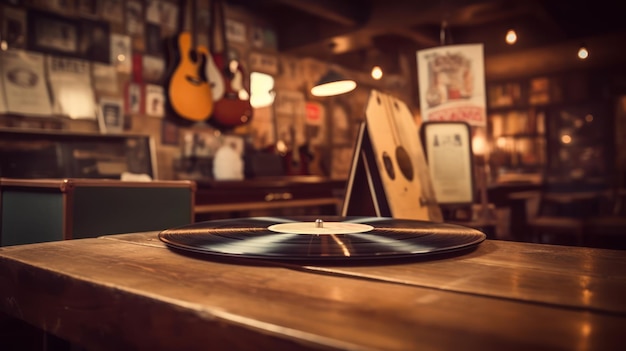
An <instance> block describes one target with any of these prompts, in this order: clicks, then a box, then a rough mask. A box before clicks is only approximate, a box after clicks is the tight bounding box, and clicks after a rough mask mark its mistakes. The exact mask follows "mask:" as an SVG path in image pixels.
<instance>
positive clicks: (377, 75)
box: [372, 66, 383, 80]
mask: <svg viewBox="0 0 626 351" xmlns="http://www.w3.org/2000/svg"><path fill="white" fill-rule="evenodd" d="M382 77H383V70H382V68H380V66H374V67H372V78H374V79H376V80H379V79H381V78H382Z"/></svg>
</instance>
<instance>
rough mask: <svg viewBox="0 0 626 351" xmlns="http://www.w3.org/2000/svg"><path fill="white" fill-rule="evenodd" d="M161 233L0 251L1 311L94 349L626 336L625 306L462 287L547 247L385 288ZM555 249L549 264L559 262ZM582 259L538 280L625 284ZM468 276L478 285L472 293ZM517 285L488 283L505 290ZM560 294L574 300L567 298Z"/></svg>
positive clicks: (493, 342)
mask: <svg viewBox="0 0 626 351" xmlns="http://www.w3.org/2000/svg"><path fill="white" fill-rule="evenodd" d="M155 235H156V233H155V232H151V233H144V234H128V235H122V236H119V235H118V236H109V237H104V238H100V239H80V240H72V241H64V242H52V243H44V244H32V245H23V246H13V247H5V248H2V249H0V302H1V304H0V309H1V310H2V311H4V312H6V313H7V314H9V315H12V316H14V317H17V318H20V319H22V320H25V321H27V322H28V323H31V324H33V325H36V326H39V327H41V328H42V329H44V330H46V331H49V332H51V333H53V334H55V335H59V336H61V337H63V338H66V339H68V340H70V341H72V342H75V343H77V344H78V345H81V346H84V347H86V348H88V349H90V350H91V349H93V350H105V349H107V350H111V349H137V350H144V349H151V350H153V349H181V350H182V349H185V350H195V349H216V350H218V349H229V350H247V349H250V350H252V349H274V350H275V349H349V350H374V349H385V350H409V349H418V348H419V349H424V350H431V349H432V350H435V349H436V350H442V349H443V350H446V349H460V348H462V349H464V350H467V349H469V350H478V349H480V350H485V349H513V350H516V349H525V350H526V349H568V350H571V349H601V350H611V349H618V347H619V346H621V345H623V343H624V341H626V336H625V335H624V333H623V326H624V325H625V324H626V318H625V317H624V316H623V314H622V313H621V312H620V311H619V309H618V310H616V311H611V310H610V308H609V307H607V308H606V311H605V310H604V309H596V310H592V309H586V308H585V305H582V307H581V308H579V309H573V308H564V307H561V306H560V305H558V304H554V305H547V304H539V303H532V302H521V301H519V300H517V299H515V298H511V299H505V298H493V297H491V296H488V295H487V296H481V294H480V293H472V294H469V293H464V292H463V293H459V292H456V291H454V288H455V287H458V286H463V285H465V286H466V287H467V286H472V285H478V286H479V287H480V289H483V290H486V289H487V287H486V286H488V285H489V284H487V283H484V282H482V283H481V280H484V279H486V278H485V277H484V276H483V275H481V274H474V275H471V274H468V272H469V271H471V270H472V269H478V267H479V266H476V265H479V264H482V267H483V268H482V269H486V268H484V267H487V268H491V270H493V269H494V267H496V268H497V267H498V266H499V264H498V262H500V263H501V264H502V267H504V268H503V269H507V266H509V267H512V266H514V265H515V262H516V258H515V257H512V258H511V257H510V255H506V254H505V252H501V251H502V250H510V251H511V252H512V251H519V252H521V253H520V254H522V255H523V254H524V252H528V254H529V255H531V254H538V256H539V257H543V256H544V254H547V252H544V254H540V253H541V252H543V251H542V250H548V251H550V250H549V249H550V247H544V246H540V247H539V249H537V250H539V251H535V250H534V249H530V248H529V249H524V245H523V244H519V245H522V246H521V247H517V245H512V246H511V248H510V249H506V246H507V243H504V242H503V243H494V244H493V245H492V244H488V245H485V246H484V249H482V248H481V250H477V251H475V252H474V253H470V254H468V255H467V256H459V257H457V258H454V259H451V261H450V262H455V267H457V270H461V271H463V270H464V271H465V276H466V277H467V280H466V282H464V283H463V282H462V283H457V284H451V285H450V286H449V287H448V286H443V285H441V286H440V287H439V288H437V289H433V288H432V287H424V286H419V285H417V284H414V283H411V282H410V283H408V284H405V283H398V282H392V283H390V282H387V281H384V280H382V279H380V277H379V275H382V274H383V273H384V271H385V270H384V269H381V267H352V268H350V270H352V269H355V271H354V272H351V273H350V274H355V275H356V274H357V273H358V274H370V275H373V276H375V277H376V278H375V279H362V278H359V277H356V276H355V277H353V276H350V275H348V274H344V273H342V275H340V276H337V275H332V274H331V275H329V274H312V272H311V271H310V270H311V269H312V268H310V267H309V268H307V269H304V270H302V269H301V268H299V267H297V266H292V267H289V266H263V265H261V266H253V265H243V264H233V263H228V262H217V261H209V260H203V259H198V258H195V257H188V256H183V255H180V254H177V253H175V252H172V251H170V250H168V249H165V248H164V247H163V246H162V244H161V243H160V242H158V241H155V240H154V239H155ZM487 243H489V242H487ZM528 245H531V246H532V244H528ZM502 246H504V247H505V248H501V247H502ZM532 247H535V246H532ZM554 250H555V249H553V250H552V255H553V256H561V255H559V254H558V253H557V251H554ZM481 251H485V252H483V253H481ZM579 254H581V252H578V251H577V252H574V253H573V254H570V255H569V256H571V257H569V256H568V255H567V254H564V255H563V256H562V258H561V259H560V260H561V261H562V262H561V265H563V267H562V268H559V267H553V268H549V267H548V268H546V269H544V270H543V271H545V272H553V273H555V274H556V272H560V271H563V272H565V271H568V270H569V269H570V268H572V267H579V266H580V267H582V268H581V269H583V272H588V275H589V276H593V277H595V278H596V280H595V281H594V284H597V283H598V282H600V283H601V284H605V283H602V282H604V281H609V282H610V281H613V280H619V281H621V280H623V273H620V272H618V271H617V270H615V271H614V270H613V268H611V267H610V266H606V265H609V264H611V262H613V263H618V264H620V265H621V264H624V258H623V256H622V255H619V254H618V253H615V252H613V251H608V250H591V251H589V252H588V253H587V254H588V255H589V256H590V257H591V258H593V260H594V261H593V262H595V263H594V265H592V266H588V265H584V264H582V263H575V262H574V259H575V257H578V255H579ZM499 257H504V258H505V259H504V260H503V259H501V258H499ZM466 260H467V261H469V262H470V263H469V264H468V263H467V262H466ZM544 260H548V261H550V260H553V261H555V262H558V261H559V259H558V258H555V257H553V258H544ZM502 261H504V262H502ZM447 262H449V261H448V260H441V261H432V262H430V261H427V262H416V263H411V264H405V265H401V266H398V267H396V269H394V270H393V271H398V272H400V273H398V274H399V276H404V277H408V276H410V275H411V274H413V273H412V272H413V271H412V270H413V269H417V270H418V271H420V270H421V269H422V268H419V269H418V268H415V267H421V266H425V267H423V268H424V269H426V268H428V267H429V266H430V271H434V272H437V273H438V272H439V269H437V265H438V264H447ZM472 265H474V268H471V267H472ZM465 266H468V267H470V268H465ZM533 267H541V264H540V263H524V262H520V263H519V268H518V269H513V268H508V269H510V271H511V272H518V273H517V274H518V276H520V277H521V281H522V282H524V284H526V283H525V282H526V280H525V279H526V278H524V275H523V274H521V273H522V272H523V271H524V270H527V269H530V270H533V269H535V268H533ZM384 268H385V269H387V268H391V266H385V267H384ZM325 269H331V267H325ZM332 269H338V268H337V267H334V268H332ZM345 269H346V268H345V267H341V270H345ZM368 270H370V271H372V272H373V273H368ZM537 271H538V272H542V271H541V270H537ZM622 272H623V271H622ZM501 274H502V273H501ZM569 274H570V275H573V274H576V273H569ZM456 275H457V274H456V273H454V274H453V273H449V275H448V277H450V278H449V279H453V278H452V277H455V276H456ZM437 276H438V274H431V275H430V278H431V279H433V280H434V281H435V282H437V281H439V283H431V285H437V284H442V283H441V281H443V280H442V279H438V278H437ZM422 279H423V280H427V277H424V278H422ZM454 279H457V280H458V278H454ZM474 279H476V280H477V281H478V283H476V284H472V281H473V280H474ZM405 280H409V279H405ZM512 280H514V277H511V278H509V279H508V280H505V281H504V282H501V283H491V286H493V287H494V289H495V287H496V286H504V287H507V286H510V284H511V283H510V281H512ZM409 281H410V280H409ZM539 283H540V282H538V283H537V284H536V286H539V285H540V284H539ZM420 284H424V283H420ZM616 286H617V288H618V289H621V288H620V286H621V285H616ZM526 290H527V291H530V290H532V288H531V287H528V288H526ZM624 292H625V291H624V289H621V290H618V291H616V292H615V294H618V293H619V294H623V293H624ZM562 293H563V294H565V295H567V294H568V293H567V289H565V288H564V289H563V290H562ZM611 296H612V294H611ZM527 298H528V297H527ZM528 299H529V300H531V298H528Z"/></svg>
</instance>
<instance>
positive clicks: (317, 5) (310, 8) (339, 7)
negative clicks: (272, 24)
mask: <svg viewBox="0 0 626 351" xmlns="http://www.w3.org/2000/svg"><path fill="white" fill-rule="evenodd" d="M274 1H275V2H278V3H282V4H284V5H287V6H290V7H292V8H295V9H298V10H300V11H303V12H306V13H309V14H312V15H315V16H317V17H320V18H324V19H326V20H329V21H332V22H335V23H338V24H341V25H344V26H348V27H354V26H357V25H359V24H360V23H361V22H363V20H364V18H363V15H362V14H363V13H365V12H367V11H368V10H369V8H367V9H363V8H361V7H357V5H360V6H363V4H365V3H366V1H362V2H361V3H359V2H353V1H337V0H334V1H333V0H315V1H302V0H274Z"/></svg>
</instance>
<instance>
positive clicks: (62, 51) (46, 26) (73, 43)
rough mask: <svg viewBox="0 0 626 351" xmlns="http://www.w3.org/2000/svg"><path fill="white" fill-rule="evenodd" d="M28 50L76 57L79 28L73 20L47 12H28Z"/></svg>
mask: <svg viewBox="0 0 626 351" xmlns="http://www.w3.org/2000/svg"><path fill="white" fill-rule="evenodd" d="M27 17H28V32H29V35H28V48H29V49H31V50H34V51H40V52H44V53H49V54H59V55H69V56H74V57H75V56H77V55H78V53H79V40H80V27H79V23H78V22H77V21H75V20H73V19H70V18H65V17H61V16H58V15H55V14H52V13H48V12H41V11H35V10H31V11H29V12H28V16H27Z"/></svg>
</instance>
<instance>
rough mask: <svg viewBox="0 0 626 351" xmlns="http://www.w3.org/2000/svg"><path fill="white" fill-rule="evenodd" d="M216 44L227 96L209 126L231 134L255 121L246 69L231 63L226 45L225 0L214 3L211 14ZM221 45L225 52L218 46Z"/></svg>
mask: <svg viewBox="0 0 626 351" xmlns="http://www.w3.org/2000/svg"><path fill="white" fill-rule="evenodd" d="M211 14H212V16H213V19H212V21H211V29H212V33H211V34H212V40H211V52H212V53H213V61H214V62H215V65H216V66H217V67H218V69H219V70H220V72H221V73H222V82H223V84H224V95H223V96H222V98H221V99H219V100H217V101H215V102H214V106H213V116H212V117H211V119H210V120H209V123H210V124H212V125H213V126H215V127H216V128H218V129H221V130H230V129H233V128H235V127H237V126H240V125H244V124H246V123H249V122H250V121H251V120H252V105H250V93H249V92H248V91H247V90H246V89H245V87H244V84H243V77H244V72H243V67H242V66H241V64H240V63H239V62H237V61H236V60H229V59H228V57H227V55H228V44H227V41H226V25H225V18H224V7H223V4H222V0H214V1H213V9H212V10H211ZM220 41H221V48H218V43H219V42H220Z"/></svg>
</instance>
